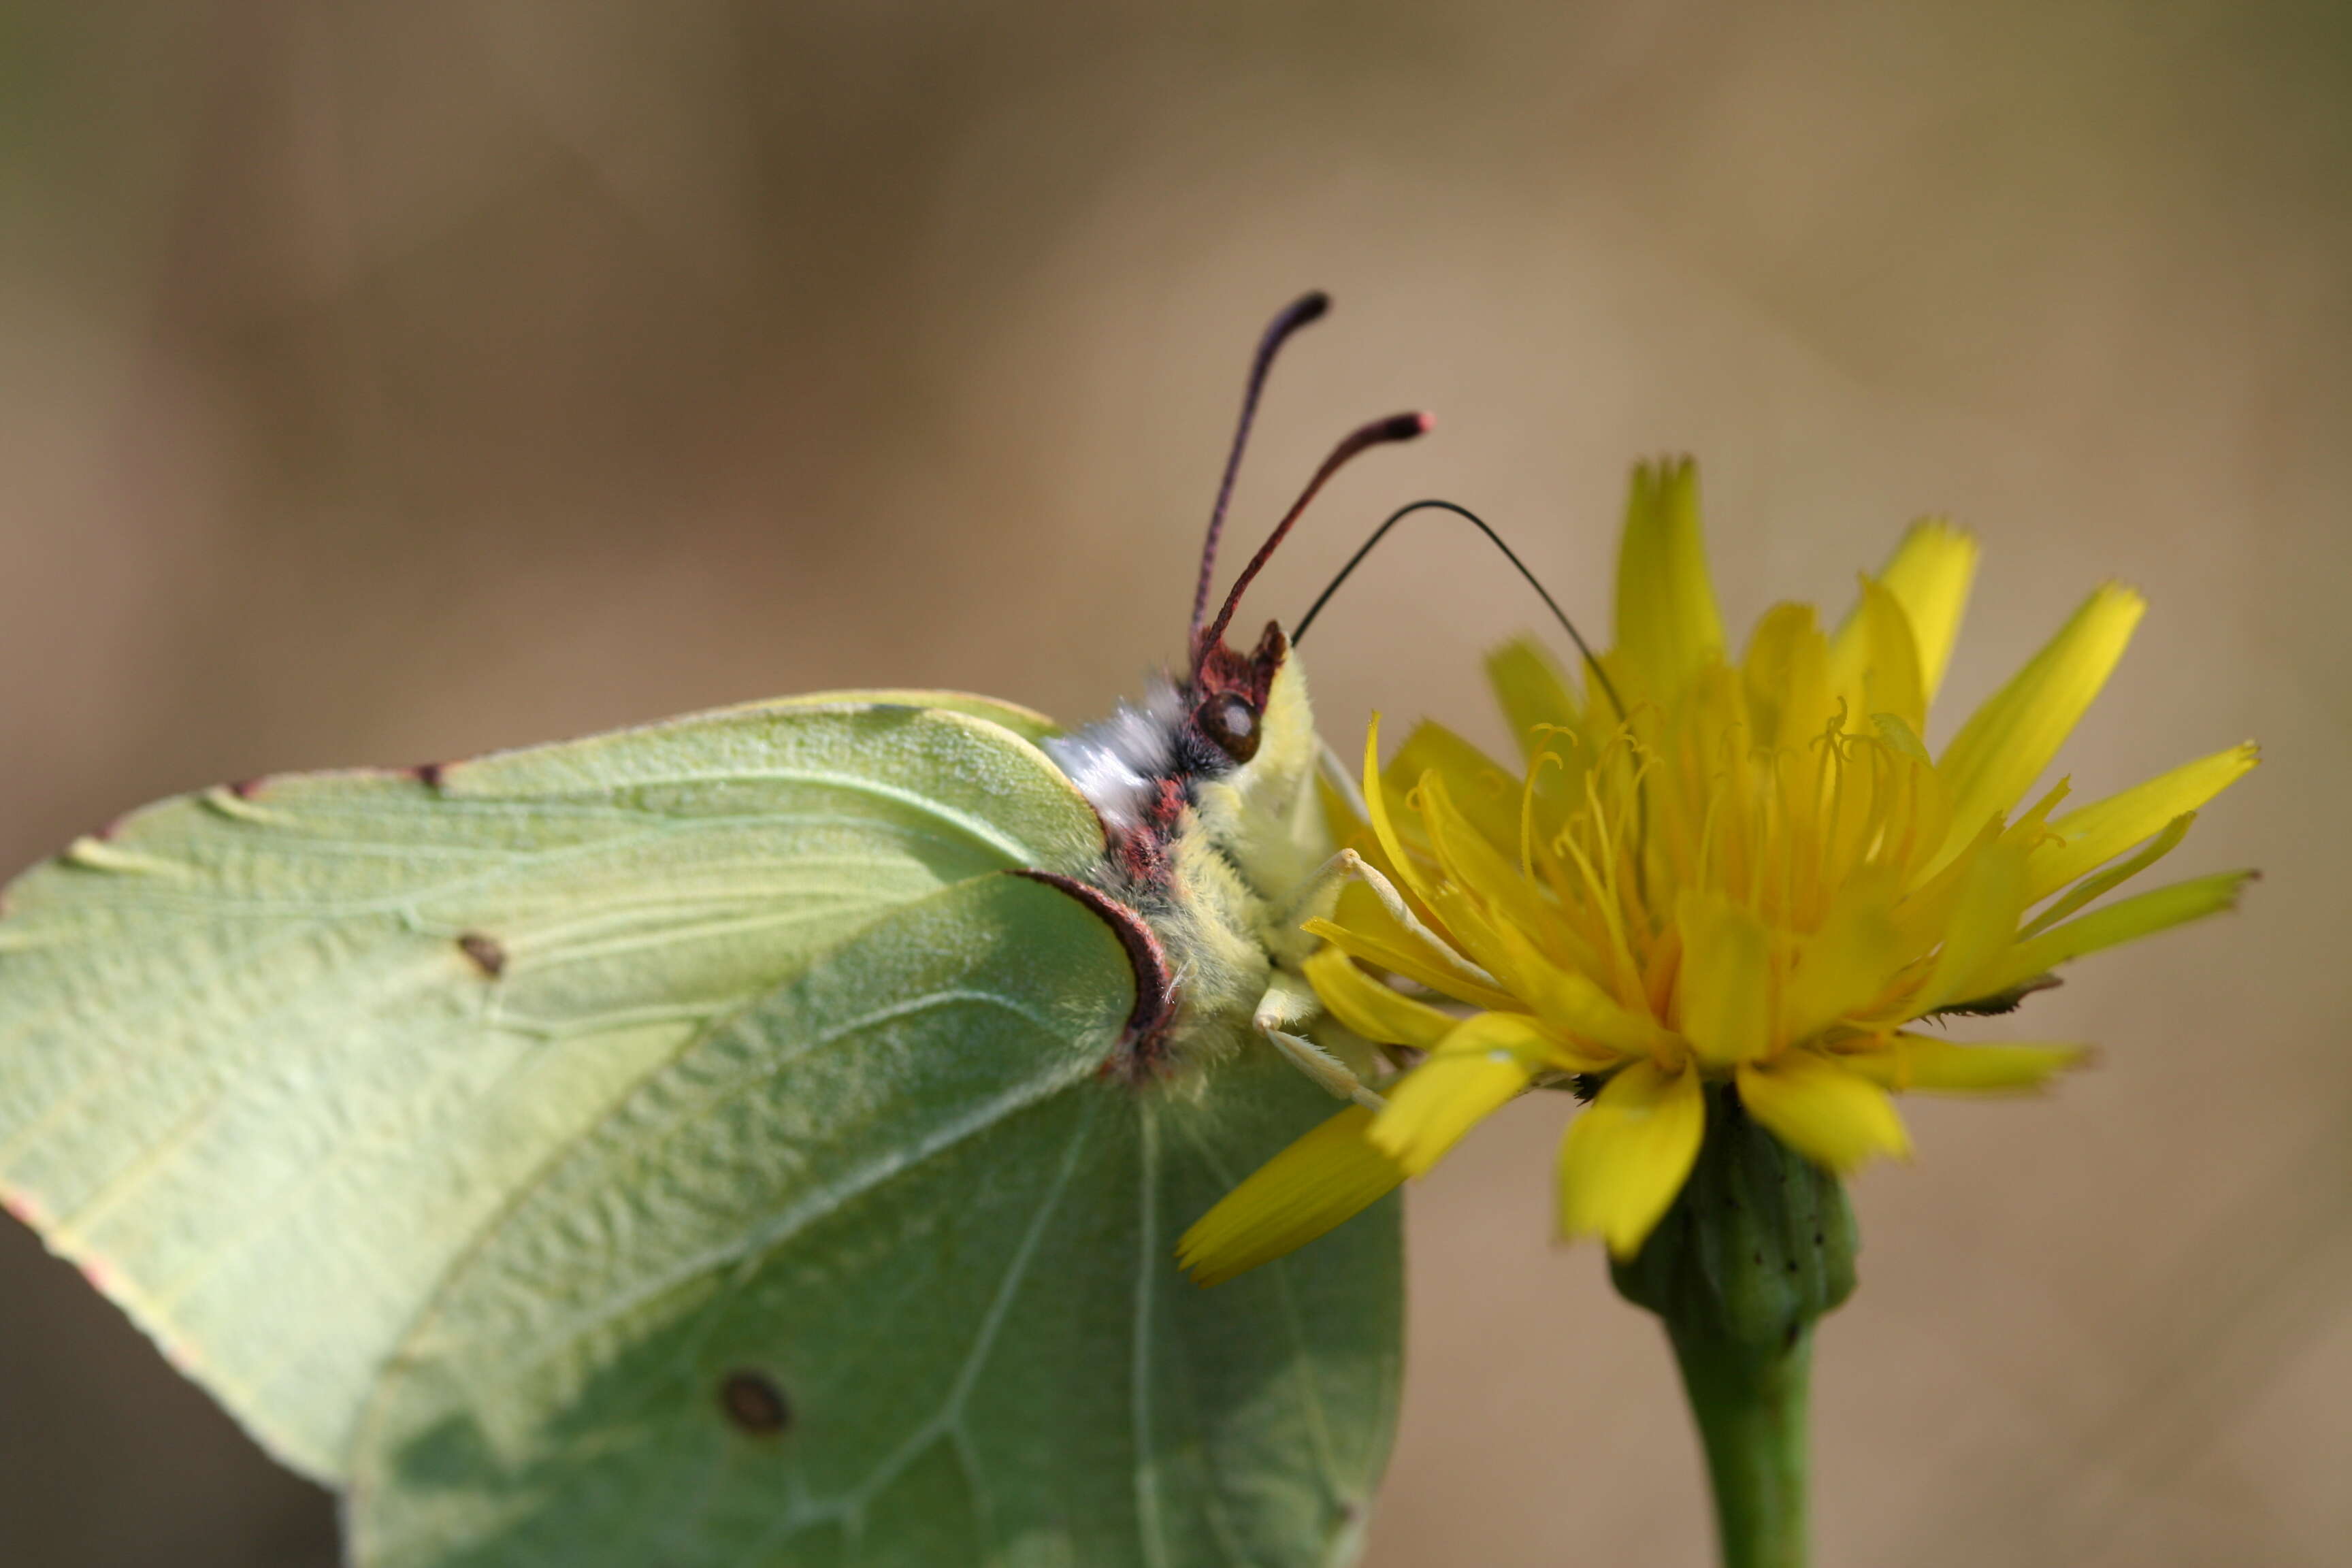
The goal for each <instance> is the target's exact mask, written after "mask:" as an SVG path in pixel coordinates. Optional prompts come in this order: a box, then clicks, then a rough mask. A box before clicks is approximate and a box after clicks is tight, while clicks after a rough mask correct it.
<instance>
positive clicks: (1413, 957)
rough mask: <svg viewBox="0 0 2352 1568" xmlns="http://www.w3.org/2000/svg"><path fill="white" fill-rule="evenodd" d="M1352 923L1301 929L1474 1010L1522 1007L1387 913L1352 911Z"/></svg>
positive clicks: (1314, 922)
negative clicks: (1469, 972) (1478, 1008)
mask: <svg viewBox="0 0 2352 1568" xmlns="http://www.w3.org/2000/svg"><path fill="white" fill-rule="evenodd" d="M1347 921H1348V923H1347V924H1345V925H1340V924H1339V923H1337V922H1335V921H1327V920H1311V921H1307V922H1305V923H1304V924H1302V925H1301V926H1300V927H1299V928H1298V929H1299V930H1301V931H1306V932H1307V934H1308V935H1310V936H1319V937H1321V938H1322V939H1323V940H1324V941H1325V942H1329V943H1330V944H1331V945H1332V946H1333V947H1336V948H1338V949H1339V951H1340V952H1344V953H1348V954H1349V955H1350V956H1351V957H1355V958H1360V959H1361V960H1363V962H1365V963H1369V964H1371V965H1372V966H1373V967H1375V968H1378V969H1386V970H1389V971H1391V973H1397V974H1402V975H1403V976H1404V977H1405V978H1406V979H1407V980H1411V981H1413V982H1415V983H1416V984H1422V985H1426V986H1428V987H1429V988H1430V989H1431V990H1432V991H1435V992H1438V993H1441V994H1444V995H1447V996H1451V997H1453V998H1454V1000H1455V1001H1457V1002H1466V1003H1468V1004H1469V1005H1471V1006H1473V1007H1504V1008H1508V1007H1512V1006H1516V1005H1517V1002H1516V1001H1515V1000H1514V998H1513V997H1512V995H1511V994H1510V993H1509V992H1507V991H1502V990H1498V989H1496V987H1494V986H1491V985H1483V984H1479V983H1478V982H1476V981H1475V980H1473V979H1471V978H1470V977H1469V976H1467V975H1465V974H1464V973H1462V960H1461V958H1460V956H1459V955H1458V954H1453V953H1446V954H1443V955H1441V954H1440V953H1439V952H1437V951H1436V950H1435V949H1434V948H1433V947H1432V945H1431V944H1430V943H1429V942H1426V941H1424V940H1423V939H1422V938H1421V937H1419V936H1417V935H1415V934H1414V933H1412V931H1407V930H1406V929H1405V928H1403V927H1402V926H1400V925H1397V924H1396V923H1395V922H1393V921H1389V920H1388V919H1387V917H1386V914H1385V912H1384V911H1381V910H1374V911H1373V912H1372V913H1371V914H1369V915H1368V914H1362V913H1360V911H1359V912H1349V913H1348V916H1347ZM1449 960H1450V962H1449Z"/></svg>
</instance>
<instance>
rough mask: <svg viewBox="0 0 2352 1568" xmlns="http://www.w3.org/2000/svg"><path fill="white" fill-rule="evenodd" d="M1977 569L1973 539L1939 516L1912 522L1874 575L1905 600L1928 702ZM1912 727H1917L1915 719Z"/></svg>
mask: <svg viewBox="0 0 2352 1568" xmlns="http://www.w3.org/2000/svg"><path fill="white" fill-rule="evenodd" d="M1976 574H1977V542H1976V541H1975V540H1974V539H1972V538H1970V537H1969V535H1968V534H1966V533H1964V532H1962V531H1960V530H1958V529H1957V528H1954V527H1953V526H1952V525H1951V524H1950V523H1948V522H1946V521H1943V520H1942V519H1940V518H1929V519H1927V521H1923V522H1916V523H1914V524H1912V526H1911V531H1910V532H1909V533H1907V534H1906V535H1904V537H1903V542H1902V544H1901V545H1900V546H1899V547H1897V548H1896V550H1895V556H1894V559H1892V560H1890V561H1889V562H1887V563H1886V570H1885V572H1882V573H1881V574H1879V577H1878V580H1879V582H1880V583H1882V584H1885V588H1886V591H1887V592H1888V593H1889V594H1891V595H1894V596H1895V603H1896V604H1898V605H1902V606H1903V614H1904V616H1906V618H1907V619H1908V620H1909V621H1910V623H1911V635H1912V636H1913V637H1915V638H1916V641H1917V646H1918V657H1919V689H1920V694H1921V696H1922V698H1923V699H1924V700H1927V701H1929V702H1932V701H1934V700H1935V698H1936V691H1937V688H1938V687H1940V686H1942V685H1943V683H1944V670H1945V668H1946V667H1947V666H1948V665H1949V664H1950V663H1951V658H1952V644H1953V643H1954V642H1956V641H1958V638H1959V635H1960V616H1961V614H1962V612H1964V611H1965V610H1967V608H1968V605H1969V584H1970V583H1971V582H1973V581H1974V580H1975V577H1976ZM1913 728H1915V729H1916V728H1919V726H1917V725H1914V726H1913Z"/></svg>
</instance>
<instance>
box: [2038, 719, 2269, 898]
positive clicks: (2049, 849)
mask: <svg viewBox="0 0 2352 1568" xmlns="http://www.w3.org/2000/svg"><path fill="white" fill-rule="evenodd" d="M2259 760H2260V758H2259V756H2258V754H2257V752H2256V751H2255V749H2254V743H2253V742H2252V741H2249V742H2246V743H2245V744H2244V745H2242V746H2232V747H2231V748H2230V749H2229V750H2228V751H2226V752H2214V753H2213V754H2212V755H2211V756H2210V757H2200V758H2199V759H2198V760H2197V761H2195V762H2193V763H2187V764H2186V765H2184V766H2181V767H2178V768H2175V769H2173V770H2172V771H2171V772H2170V773H2163V774H2159V775H2158V777H2155V778H2152V779H2150V780H2148V781H2147V783H2146V784H2135V785H2133V786H2132V787H2131V788H2130V789H2127V790H2125V791H2124V792H2123V793H2122V794H2120V795H2109V796H2108V797H2107V798H2106V799H2105V800H2101V801H2094V802H2093V803H2092V804H2091V805H2086V806H2084V807H2082V808H2081V809H2079V810H2076V811H2070V812H2068V813H2067V814H2066V815H2065V816H2062V817H2060V818H2058V820H2056V821H2055V822H2053V823H2052V824H2051V825H2050V831H2051V832H2052V833H2053V834H2055V835H2057V837H2056V838H2055V839H2053V840H2050V841H2046V842H2044V843H2043V844H2042V847H2040V848H2039V849H2036V850H2035V851H2034V853H2033V859H2032V864H2031V866H2030V867H2029V868H2028V871H2029V874H2028V877H2027V879H2026V897H2027V899H2028V900H2032V901H2034V902H2039V901H2040V900H2042V899H2045V898H2047V897H2049V896H2050V895H2051V894H2052V893H2053V892H2056V891H2057V890H2058V889H2061V888H2063V887H2064V886H2065V885H2066V884H2067V883H2069V882H2071V881H2073V880H2074V879H2075V878H2077V877H2079V876H2081V875H2083V874H2084V872H2086V871H2090V870H2093V869H2095V868H2098V867H2100V866H2103V865H2105V864H2106V862H2108V861H2109V860H2112V859H2114V858H2116V856H2118V855H2120V854H2122V853H2123V852H2124V851H2125V850H2126V849H2128V848H2130V847H2132V846H2133V845H2135V844H2137V843H2139V842H2141V841H2142V840H2143V839H2146V838H2147V837H2149V836H2150V835H2152V834H2154V833H2156V832H2158V830H2160V829H2161V828H2162V827H2163V826H2165V824H2167V823H2168V822H2170V821H2171V820H2172V819H2173V818H2174V817H2176V816H2179V815H2180V814H2181V813H2183V812H2187V811H2195V810H2196V809H2197V808H2198V807H2199V806H2201V805H2204V804H2205V803H2206V802H2207V801H2209V800H2211V799H2212V798H2213V797H2214V796H2215V795H2220V794H2221V792H2222V791H2223V790H2225V789H2227V788H2229V787H2230V786H2231V784H2235V783H2237V782H2238V781H2239V780H2240V779H2242V778H2243V777H2245V775H2246V773H2247V772H2248V771H2249V770H2251V769H2252V767H2253V765H2254V763H2256V762H2257V761H2259Z"/></svg>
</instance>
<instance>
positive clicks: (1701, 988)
mask: <svg viewBox="0 0 2352 1568" xmlns="http://www.w3.org/2000/svg"><path fill="white" fill-rule="evenodd" d="M1676 920H1677V921H1678V923H1679V924H1680V925H1681V927H1682V933H1683V965H1682V973H1681V974H1680V975H1679V976H1678V977H1677V978H1676V980H1675V996H1676V1002H1677V1005H1678V1009H1679V1011H1678V1014H1677V1016H1679V1018H1680V1019H1681V1030H1682V1036H1683V1038H1685V1039H1686V1040H1688V1041H1689V1042H1690V1043H1691V1048H1692V1049H1693V1050H1695V1051H1696V1052H1697V1053H1698V1056H1699V1059H1700V1060H1701V1061H1704V1062H1706V1063H1708V1064H1709V1065H1711V1066H1716V1067H1727V1066H1729V1065H1730V1064H1731V1063H1733V1062H1741V1061H1747V1060H1748V1059H1749V1058H1753V1057H1757V1056H1760V1055H1762V1054H1763V1052H1764V1049H1765V1047H1768V1046H1769V1045H1770V1044H1771V1032H1772V954H1771V945H1770V944H1771V938H1770V935H1769V933H1768V932H1767V931H1765V929H1764V922H1763V921H1760V920H1759V919H1757V918H1756V916H1755V914H1754V913H1753V912H1751V911H1750V910H1745V909H1742V908H1741V907H1739V906H1738V905H1737V904H1734V903H1732V902H1731V901H1729V900H1727V899H1722V898H1715V897H1707V896H1705V895H1701V894H1696V893H1691V892H1685V893H1684V894H1683V896H1682V899H1681V901H1680V907H1679V909H1678V910H1677V914H1676Z"/></svg>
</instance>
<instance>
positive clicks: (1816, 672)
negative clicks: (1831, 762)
mask: <svg viewBox="0 0 2352 1568" xmlns="http://www.w3.org/2000/svg"><path fill="white" fill-rule="evenodd" d="M1739 672H1740V678H1741V684H1742V685H1743V686H1744V687H1745V688H1746V694H1747V698H1748V723H1749V724H1750V726H1751V727H1752V728H1753V730H1754V731H1755V743H1756V744H1757V745H1759V746H1780V747H1783V748H1786V749H1787V750H1789V751H1792V752H1796V751H1801V750H1803V748H1805V747H1806V746H1807V745H1809V744H1810V743H1811V742H1813V741H1814V740H1816V739H1818V738H1819V737H1820V735H1821V733H1822V731H1824V730H1826V729H1828V728H1829V721H1830V718H1831V716H1832V714H1834V713H1835V712H1836V711H1837V694H1836V692H1835V691H1834V690H1833V689H1832V682H1831V679H1830V645H1829V639H1828V638H1827V637H1823V636H1822V628H1821V627H1820V626H1818V625H1816V624H1815V622H1814V620H1813V607H1812V606H1811V605H1773V606H1772V607H1771V608H1770V609H1769V610H1767V611H1765V612H1764V616H1763V618H1762V619H1761V620H1759V621H1758V622H1757V623H1756V630H1755V631H1754V632H1753V633H1751V634H1749V636H1748V651H1747V653H1746V654H1745V655H1744V656H1743V657H1742V658H1741V659H1740V661H1739Z"/></svg>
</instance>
